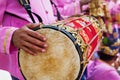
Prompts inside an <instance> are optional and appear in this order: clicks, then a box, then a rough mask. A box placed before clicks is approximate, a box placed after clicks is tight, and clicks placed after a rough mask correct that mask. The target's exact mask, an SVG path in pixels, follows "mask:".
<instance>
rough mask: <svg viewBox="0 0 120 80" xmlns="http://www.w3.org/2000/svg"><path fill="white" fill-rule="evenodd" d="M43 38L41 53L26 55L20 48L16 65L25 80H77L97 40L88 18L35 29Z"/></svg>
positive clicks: (96, 25)
mask: <svg viewBox="0 0 120 80" xmlns="http://www.w3.org/2000/svg"><path fill="white" fill-rule="evenodd" d="M36 31H37V32H39V33H40V34H43V35H45V36H46V38H47V44H48V48H47V51H46V52H45V53H41V52H38V54H37V55H36V56H33V55H30V54H28V53H26V52H24V51H23V50H22V49H20V51H19V54H18V57H19V60H18V62H19V66H20V70H21V72H22V74H23V76H24V78H25V79H26V80H80V78H81V76H82V74H83V72H84V70H85V68H86V66H87V63H88V61H89V60H90V58H91V57H92V55H93V53H94V51H95V49H96V47H97V45H98V43H99V40H100V38H101V36H100V34H101V26H100V24H99V22H98V21H97V19H95V18H94V17H92V16H81V17H72V18H68V19H66V20H63V21H60V22H57V23H54V24H52V25H43V26H42V27H39V28H38V29H37V30H36Z"/></svg>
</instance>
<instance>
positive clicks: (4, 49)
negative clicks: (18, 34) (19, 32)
mask: <svg viewBox="0 0 120 80" xmlns="http://www.w3.org/2000/svg"><path fill="white" fill-rule="evenodd" d="M6 5H7V0H0V8H1V9H0V53H5V54H9V53H10V46H12V45H11V38H12V34H13V32H14V31H15V30H16V29H17V28H14V27H8V26H2V25H3V24H2V21H3V16H4V13H5V10H6Z"/></svg>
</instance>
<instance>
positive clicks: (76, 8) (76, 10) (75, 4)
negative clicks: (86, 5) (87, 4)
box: [74, 2, 78, 14]
mask: <svg viewBox="0 0 120 80" xmlns="http://www.w3.org/2000/svg"><path fill="white" fill-rule="evenodd" d="M74 8H75V14H77V13H78V6H77V3H76V2H74Z"/></svg>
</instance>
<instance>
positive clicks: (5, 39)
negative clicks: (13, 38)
mask: <svg viewBox="0 0 120 80" xmlns="http://www.w3.org/2000/svg"><path fill="white" fill-rule="evenodd" d="M12 30H13V29H12V28H11V29H8V32H7V33H6V35H5V38H4V43H3V45H4V53H7V52H6V51H7V50H6V46H7V40H8V37H9V35H10V32H11V31H12Z"/></svg>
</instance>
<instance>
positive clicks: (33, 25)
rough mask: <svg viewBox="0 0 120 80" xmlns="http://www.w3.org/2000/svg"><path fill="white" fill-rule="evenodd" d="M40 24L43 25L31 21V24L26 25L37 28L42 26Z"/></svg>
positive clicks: (33, 28)
mask: <svg viewBox="0 0 120 80" xmlns="http://www.w3.org/2000/svg"><path fill="white" fill-rule="evenodd" d="M40 25H41V23H30V24H27V25H26V26H27V27H28V28H29V29H32V30H37V29H39V28H40Z"/></svg>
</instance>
